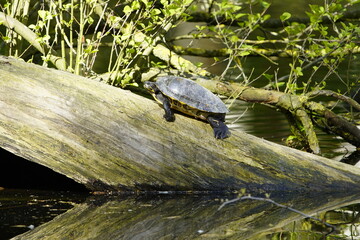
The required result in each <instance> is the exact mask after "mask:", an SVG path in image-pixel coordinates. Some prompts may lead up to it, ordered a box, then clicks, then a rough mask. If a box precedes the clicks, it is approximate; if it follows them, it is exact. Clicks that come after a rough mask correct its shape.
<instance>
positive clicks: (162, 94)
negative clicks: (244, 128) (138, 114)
mask: <svg viewBox="0 0 360 240" xmlns="http://www.w3.org/2000/svg"><path fill="white" fill-rule="evenodd" d="M144 87H145V88H146V89H147V90H148V91H149V92H150V93H151V94H152V96H153V97H154V98H155V100H156V101H157V102H159V103H160V104H161V105H162V106H163V108H164V110H165V115H164V118H165V120H166V121H168V122H173V121H175V116H174V111H173V110H177V111H180V112H182V113H184V114H187V115H190V116H193V117H195V118H197V119H201V120H205V121H208V122H209V123H210V125H211V127H212V128H213V130H214V136H215V138H217V139H224V138H227V137H229V136H230V131H229V129H228V127H227V126H226V125H225V115H226V113H227V112H229V110H228V109H227V107H226V106H225V104H224V103H223V102H222V101H221V100H220V98H219V97H218V96H216V95H214V94H213V93H212V92H210V91H209V90H208V89H206V88H204V87H202V86H200V85H199V84H197V83H195V82H194V81H192V80H190V79H187V78H183V77H178V76H173V75H169V76H163V77H158V78H157V80H156V82H150V81H145V82H144Z"/></svg>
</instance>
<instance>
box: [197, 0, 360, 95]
mask: <svg viewBox="0 0 360 240" xmlns="http://www.w3.org/2000/svg"><path fill="white" fill-rule="evenodd" d="M358 2H359V1H353V0H334V1H324V4H323V5H322V6H321V5H309V11H308V12H307V13H306V14H307V16H308V20H307V21H306V22H302V21H297V20H302V19H297V18H292V14H291V13H289V12H284V13H282V14H281V15H280V16H279V19H278V20H279V21H280V23H281V24H277V25H276V24H275V25H276V26H275V27H272V26H271V25H269V24H266V23H267V21H268V20H269V19H270V17H271V16H270V15H268V14H267V10H268V8H269V7H270V6H271V5H270V3H268V2H266V1H262V0H261V1H260V0H259V1H252V4H250V5H246V4H243V3H241V2H238V1H232V0H223V1H221V2H218V3H215V4H214V6H213V8H211V9H210V10H209V11H210V12H211V15H212V18H213V19H215V20H216V24H215V25H213V26H201V27H199V28H198V31H199V32H201V33H202V34H203V36H205V35H209V33H208V32H210V35H212V37H213V38H215V39H221V40H222V42H223V43H224V45H225V47H226V48H227V49H228V56H227V58H226V59H225V61H227V62H228V65H227V68H226V69H225V70H224V72H223V74H222V77H227V76H228V75H229V73H231V72H233V71H235V72H238V74H237V75H238V77H237V78H238V79H239V80H241V81H242V82H243V83H244V84H251V83H252V79H251V77H252V76H251V73H249V72H246V70H244V68H243V62H244V61H245V60H246V57H247V56H249V55H254V54H255V55H259V56H262V57H264V58H265V59H267V60H268V61H269V62H270V63H271V64H272V65H275V66H276V65H278V63H277V62H276V60H274V59H273V58H269V56H271V55H273V54H274V53H277V54H278V55H281V53H284V55H285V56H288V57H291V59H292V60H291V61H290V64H289V70H288V74H287V75H285V76H282V77H280V76H277V72H278V70H279V69H278V68H276V69H275V70H274V72H273V73H271V72H266V73H263V75H264V77H266V78H267V79H268V81H269V85H268V87H269V86H272V87H274V88H276V89H279V88H280V89H281V90H282V91H284V92H289V93H292V94H301V93H306V92H309V91H311V90H314V89H322V88H323V87H324V86H326V81H327V80H329V79H330V76H333V75H337V76H338V74H337V70H336V69H337V66H339V64H340V63H341V62H343V61H344V60H345V59H346V56H348V55H351V53H353V52H354V51H356V52H357V51H358V49H357V48H356V43H355V42H356V41H357V39H358V37H359V33H360V27H359V26H358V25H355V24H353V23H351V22H344V21H341V20H342V18H343V17H344V14H345V13H346V11H347V10H348V9H349V8H350V7H351V6H353V5H354V4H356V3H358ZM255 8H256V9H257V11H256V12H255V11H253V9H255ZM279 21H278V22H279ZM272 22H274V21H272ZM199 32H197V33H195V34H197V35H201V33H199ZM263 48H265V49H263ZM277 54H275V55H277ZM215 60H216V61H219V58H218V57H215ZM320 68H321V69H323V68H326V69H327V70H328V73H327V74H326V75H324V76H323V78H322V79H321V80H316V79H314V76H316V73H317V72H318V71H319V69H320ZM304 71H307V72H308V74H307V77H308V79H306V80H304V79H301V78H302V77H303V76H304ZM309 76H310V77H309ZM299 79H300V80H299ZM340 81H342V82H343V83H347V80H344V79H340ZM347 86H349V84H347ZM281 87H282V88H281Z"/></svg>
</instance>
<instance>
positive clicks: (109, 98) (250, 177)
mask: <svg viewBox="0 0 360 240" xmlns="http://www.w3.org/2000/svg"><path fill="white" fill-rule="evenodd" d="M0 76H1V81H0V146H1V147H2V148H4V149H6V150H8V151H10V152H13V153H14V154H16V155H19V156H21V157H23V158H25V159H28V160H30V161H33V162H36V163H38V164H41V165H44V166H47V167H49V168H51V169H53V170H54V171H56V172H59V173H61V174H64V175H66V176H67V177H69V178H72V179H74V180H76V181H77V182H79V183H82V184H84V185H85V186H87V187H88V188H89V189H92V190H99V191H103V190H114V191H117V190H201V191H202V190H204V191H227V190H238V189H241V188H247V189H249V190H254V191H255V190H260V189H262V190H267V191H270V190H287V191H305V190H310V191H314V190H319V191H337V190H338V191H345V190H346V191H351V190H354V191H358V190H359V189H360V186H359V184H358V182H359V181H360V170H359V169H357V168H355V167H352V166H348V165H346V164H343V163H338V162H334V161H331V160H329V159H326V158H322V157H319V156H315V155H312V154H309V153H305V152H301V151H298V150H294V149H290V148H288V147H284V146H280V145H277V144H274V143H271V142H268V141H266V140H263V139H259V138H257V137H254V136H251V135H248V134H246V133H243V132H241V131H237V130H232V136H231V137H230V138H228V139H225V140H216V139H215V138H214V137H213V132H212V129H211V127H210V125H209V124H207V123H205V122H201V121H198V120H195V119H192V118H188V117H185V116H182V115H179V114H177V115H176V118H177V119H176V121H175V122H173V123H168V122H166V121H165V120H164V119H163V117H162V116H163V110H162V109H161V108H160V107H159V106H158V105H157V104H156V103H155V101H153V100H152V99H151V100H150V99H146V98H144V97H141V96H139V95H136V94H133V93H131V92H130V91H125V90H121V89H118V88H115V87H112V86H109V85H106V84H103V83H100V82H96V81H92V80H89V79H86V78H83V77H79V76H76V75H73V74H70V73H67V72H63V71H59V70H54V69H48V68H44V67H40V66H37V65H34V64H28V63H24V62H22V61H18V60H15V59H12V58H6V57H0ZM274 124H276V123H274Z"/></svg>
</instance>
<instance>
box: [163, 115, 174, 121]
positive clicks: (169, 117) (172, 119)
mask: <svg viewBox="0 0 360 240" xmlns="http://www.w3.org/2000/svg"><path fill="white" fill-rule="evenodd" d="M164 118H165V120H166V121H168V122H173V121H175V116H174V114H173V115H171V114H164Z"/></svg>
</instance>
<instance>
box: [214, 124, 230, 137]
mask: <svg viewBox="0 0 360 240" xmlns="http://www.w3.org/2000/svg"><path fill="white" fill-rule="evenodd" d="M230 135H231V133H230V131H229V129H228V128H227V126H226V125H225V124H224V125H222V126H219V127H215V128H214V136H215V138H216V139H224V138H228V137H230Z"/></svg>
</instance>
